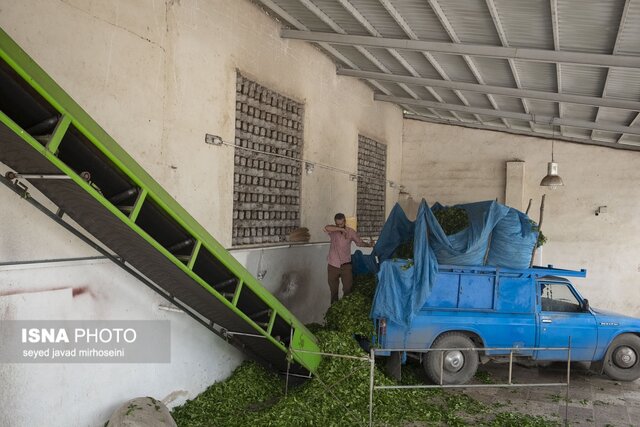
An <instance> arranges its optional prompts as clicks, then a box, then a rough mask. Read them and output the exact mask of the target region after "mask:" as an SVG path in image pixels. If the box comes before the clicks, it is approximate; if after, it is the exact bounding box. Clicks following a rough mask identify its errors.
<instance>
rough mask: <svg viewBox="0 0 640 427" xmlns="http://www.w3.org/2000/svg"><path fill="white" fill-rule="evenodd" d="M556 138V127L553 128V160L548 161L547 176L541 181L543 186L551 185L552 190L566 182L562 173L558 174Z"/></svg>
mask: <svg viewBox="0 0 640 427" xmlns="http://www.w3.org/2000/svg"><path fill="white" fill-rule="evenodd" d="M555 139H556V132H555V127H554V128H553V138H552V139H551V161H550V162H549V163H547V176H545V177H544V178H542V181H540V186H541V187H549V188H550V189H551V190H555V189H557V188H558V187H562V186H564V182H563V181H562V178H560V175H558V164H557V163H556V162H554V161H553V160H554V159H553V144H554V142H555Z"/></svg>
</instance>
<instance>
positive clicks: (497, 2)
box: [254, 0, 640, 150]
mask: <svg viewBox="0 0 640 427" xmlns="http://www.w3.org/2000/svg"><path fill="white" fill-rule="evenodd" d="M254 1H255V2H257V3H262V4H263V6H264V7H266V8H267V9H268V8H271V9H272V10H271V12H274V13H275V15H279V17H280V19H281V20H282V22H284V23H285V25H287V26H288V28H291V29H294V30H299V32H301V34H302V33H303V34H309V35H311V36H317V37H319V36H320V35H319V34H317V33H332V34H337V35H339V37H341V38H342V39H341V40H332V41H331V43H333V44H331V43H329V44H328V42H326V41H323V39H322V38H314V37H311V36H310V37H309V38H308V40H311V41H315V42H318V43H320V46H321V48H322V49H323V50H324V51H325V52H326V53H327V54H328V55H329V56H331V57H332V58H333V60H334V61H336V63H337V64H338V65H339V67H342V68H345V69H351V70H352V71H350V75H355V76H358V77H361V78H363V79H365V81H367V83H368V84H369V85H370V86H371V87H372V88H373V90H374V92H375V93H376V94H378V95H380V96H382V95H390V96H392V97H393V98H385V100H389V101H392V102H396V103H398V104H401V105H407V106H410V107H411V110H412V111H415V112H416V113H417V114H420V115H422V116H424V118H425V119H433V120H435V119H438V120H439V121H441V120H442V119H444V120H447V121H448V122H451V123H455V122H457V121H460V120H461V121H462V122H464V124H467V125H470V124H471V123H473V126H476V127H478V126H479V127H487V128H490V129H504V130H507V129H506V125H505V123H504V121H505V120H506V121H507V123H508V124H509V126H510V127H511V128H514V129H515V128H518V129H520V130H521V131H526V132H527V133H532V134H534V135H535V134H536V133H539V134H541V135H543V136H545V137H548V136H549V134H552V133H553V127H552V126H551V125H549V123H543V122H541V120H542V119H540V118H539V117H540V116H544V120H547V121H549V120H553V121H554V123H556V126H555V127H556V129H557V131H558V132H557V133H558V137H559V138H561V137H563V136H565V137H571V138H573V139H572V140H573V141H576V140H578V141H579V140H584V141H585V142H589V143H600V144H601V145H609V146H614V147H626V148H627V149H634V150H640V144H636V145H627V144H623V143H624V142H626V143H628V144H633V143H634V142H635V141H637V140H638V139H640V138H639V137H638V136H635V135H636V134H637V133H640V119H639V120H635V121H634V119H635V118H636V117H637V113H638V112H639V111H640V61H639V62H636V63H634V64H633V65H629V61H627V62H626V63H625V65H622V66H620V65H617V64H618V63H620V61H623V60H626V59H629V58H630V57H629V56H626V57H623V56H622V55H632V56H633V57H638V56H640V0H606V1H604V0H555V1H550V0H376V1H373V0H254ZM274 5H275V6H274ZM625 5H626V8H625ZM554 7H555V8H554ZM552 8H554V9H553V10H552ZM554 17H555V19H554ZM351 36H367V37H371V38H372V40H374V41H368V42H367V43H368V45H367V46H368V47H366V46H359V45H357V44H356V39H354V38H353V37H351ZM554 37H555V43H554ZM378 38H379V39H380V42H379V43H377V42H376V40H377V39H378ZM397 39H401V40H410V39H411V40H416V41H426V42H441V43H442V42H444V43H445V44H446V47H447V48H453V47H454V45H455V44H458V43H461V44H463V45H464V46H465V49H467V51H466V53H465V55H461V54H459V53H457V52H454V51H446V49H445V51H442V50H436V49H434V48H432V47H431V46H432V45H429V46H425V49H431V50H425V51H416V50H407V49H406V46H402V45H396V46H394V48H393V49H391V48H389V46H388V44H389V43H392V44H393V43H394V41H395V40H397ZM325 40H326V39H325ZM496 46H506V47H511V48H513V47H516V48H527V49H535V50H536V55H538V56H537V57H536V58H533V57H529V58H526V57H523V56H522V55H521V54H520V52H521V50H522V49H520V50H518V51H509V53H508V54H507V57H505V58H497V57H492V56H490V55H487V54H486V52H487V49H494V48H495V47H496ZM555 49H558V50H560V51H566V52H568V53H571V55H573V56H569V55H564V56H554V55H555V53H556V51H555ZM593 53H597V54H601V55H604V56H594V55H591V54H593ZM576 55H578V56H576ZM633 57H632V59H633ZM565 58H570V59H571V63H568V62H567V59H565ZM624 58H626V59H624ZM558 61H560V63H558ZM607 61H608V62H607ZM613 63H615V64H616V65H615V66H612V65H610V64H613ZM560 64H561V66H559V65H560ZM635 64H637V66H636V65H635ZM557 70H560V73H558V71H557ZM363 72H373V73H383V74H385V77H384V78H382V77H381V76H379V75H378V74H375V75H373V76H371V75H364V74H363ZM558 74H559V75H558ZM407 77H412V78H416V77H418V78H419V77H422V78H426V79H432V80H446V81H447V82H439V83H440V84H435V83H434V82H429V81H421V82H416V81H407V80H406V78H407ZM389 79H391V80H392V81H389ZM403 79H404V80H403ZM443 84H445V85H450V86H451V87H448V88H445V87H441V86H442V85H443ZM465 84H473V85H478V87H472V88H469V87H467V86H464V85H465ZM480 85H487V86H489V88H487V87H486V86H484V88H483V87H480ZM496 86H497V87H500V88H509V89H511V90H516V91H517V92H515V93H513V96H506V95H505V94H504V93H503V94H502V95H497V94H496V93H495V92H496V90H497V91H498V92H501V90H498V89H495V88H493V89H492V87H496ZM473 89H475V90H473ZM483 90H484V91H485V92H484V93H483ZM492 91H493V92H492ZM540 92H545V93H547V94H540ZM548 94H556V95H554V96H555V97H557V98H554V100H553V101H550V100H549V99H548V96H549V95H548ZM378 95H376V96H378ZM509 95H512V93H509ZM572 96H578V97H581V98H579V99H577V100H576V99H575V98H571V97H572ZM415 97H417V98H418V100H415V99H413V98H415ZM491 99H492V100H493V103H492V102H491ZM420 100H424V101H429V102H432V103H441V106H440V105H439V104H436V105H434V106H433V108H426V107H424V106H417V105H415V102H417V101H420ZM560 102H561V103H562V113H563V114H562V117H560V111H561V109H560V108H559V106H560ZM412 103H413V104H412ZM524 103H526V105H527V106H528V108H529V111H526V110H525V107H524V105H523V104H524ZM454 106H455V108H456V110H463V111H456V112H455V113H453V114H452V113H451V111H450V110H449V109H450V108H453V107H454ZM598 107H602V108H598ZM614 107H615V108H614ZM434 111H436V112H437V114H434V113H433V112H434ZM480 113H481V114H480ZM536 116H537V117H536ZM478 117H480V118H481V122H480V123H478ZM529 118H530V120H529ZM576 120H578V121H580V122H581V123H576V122H575V121H576ZM532 122H537V123H535V124H534V125H533V126H531V125H530V124H531V123H532ZM576 125H579V126H581V127H576ZM630 125H633V126H632V127H629V126H630ZM560 127H562V131H563V132H562V135H560V134H559V129H560ZM621 132H626V133H625V134H624V135H623V134H622V133H621ZM618 140H619V142H617V141H618Z"/></svg>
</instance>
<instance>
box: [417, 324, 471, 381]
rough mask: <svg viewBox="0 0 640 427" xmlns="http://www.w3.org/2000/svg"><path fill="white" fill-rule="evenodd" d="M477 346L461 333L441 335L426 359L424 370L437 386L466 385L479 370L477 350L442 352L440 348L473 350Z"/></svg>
mask: <svg viewBox="0 0 640 427" xmlns="http://www.w3.org/2000/svg"><path fill="white" fill-rule="evenodd" d="M473 347H475V344H474V343H473V341H471V340H470V339H469V337H468V336H467V335H465V334H463V333H461V332H448V333H446V334H443V335H440V336H439V337H438V339H436V341H435V342H434V343H433V345H432V346H431V349H432V350H431V351H428V352H427V355H426V357H425V358H424V370H425V372H426V373H427V376H428V377H429V379H430V380H431V381H433V382H434V383H435V384H440V377H441V376H442V384H465V383H466V382H468V381H469V380H470V379H471V378H473V376H474V375H475V373H476V370H477V369H478V353H477V352H476V351H475V350H441V351H438V350H436V349H438V348H442V349H445V348H449V349H456V348H460V349H462V348H473Z"/></svg>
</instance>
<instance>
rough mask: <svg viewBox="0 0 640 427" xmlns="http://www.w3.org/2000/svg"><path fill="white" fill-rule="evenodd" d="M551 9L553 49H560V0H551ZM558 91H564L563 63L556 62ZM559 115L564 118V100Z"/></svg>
mask: <svg viewBox="0 0 640 427" xmlns="http://www.w3.org/2000/svg"><path fill="white" fill-rule="evenodd" d="M549 6H550V9H551V31H552V32H553V49H554V50H555V51H559V50H560V22H559V21H560V19H559V16H558V0H550V4H549ZM554 65H555V69H556V92H558V93H562V64H560V63H558V62H556V63H555V64H554ZM558 116H559V117H560V118H562V117H563V116H564V106H563V105H562V102H559V103H558ZM563 134H564V129H563V128H562V126H560V135H563Z"/></svg>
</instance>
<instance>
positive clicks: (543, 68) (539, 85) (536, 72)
mask: <svg viewBox="0 0 640 427" xmlns="http://www.w3.org/2000/svg"><path fill="white" fill-rule="evenodd" d="M514 62H515V66H516V69H517V70H518V74H519V75H520V82H521V83H522V87H523V88H525V89H535V90H541V91H545V92H555V91H556V89H557V81H556V66H555V65H554V64H549V63H546V62H530V61H514Z"/></svg>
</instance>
